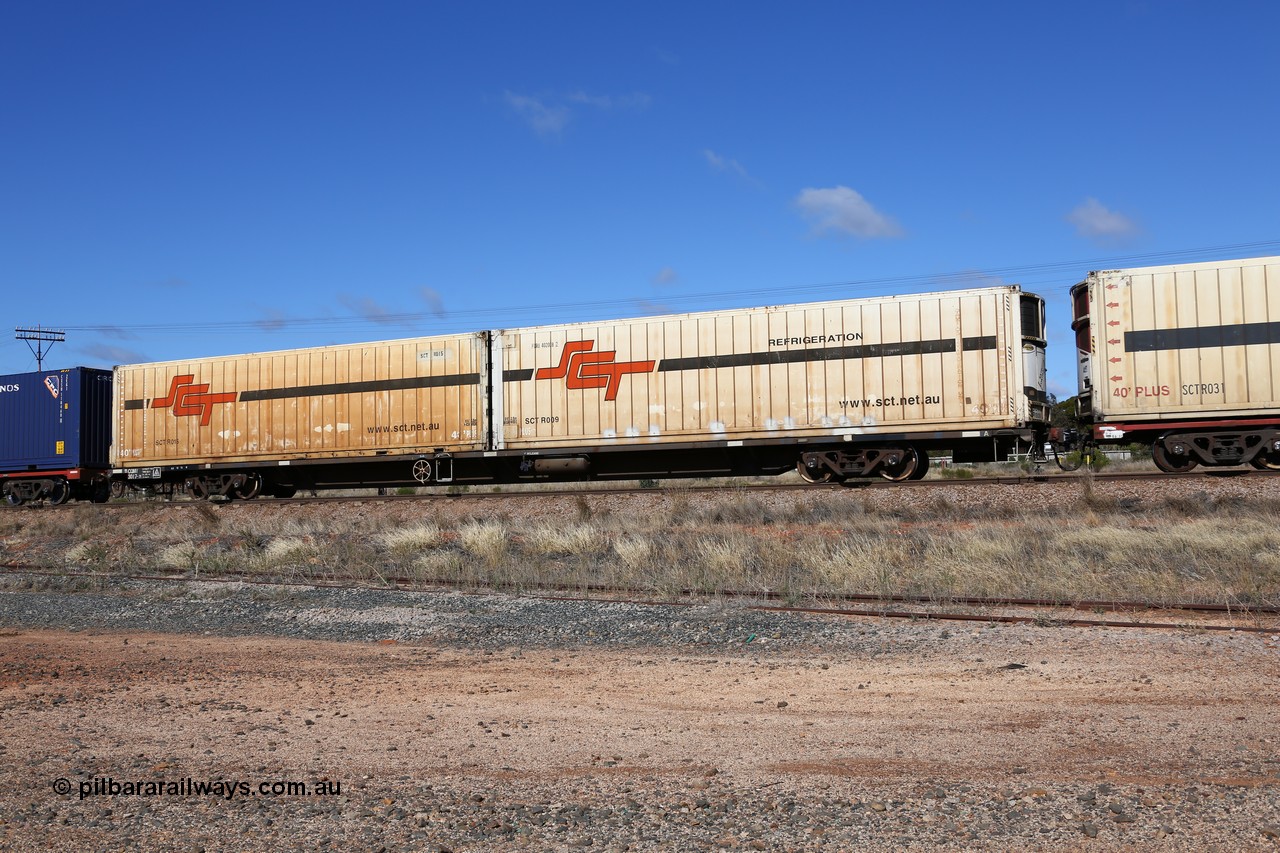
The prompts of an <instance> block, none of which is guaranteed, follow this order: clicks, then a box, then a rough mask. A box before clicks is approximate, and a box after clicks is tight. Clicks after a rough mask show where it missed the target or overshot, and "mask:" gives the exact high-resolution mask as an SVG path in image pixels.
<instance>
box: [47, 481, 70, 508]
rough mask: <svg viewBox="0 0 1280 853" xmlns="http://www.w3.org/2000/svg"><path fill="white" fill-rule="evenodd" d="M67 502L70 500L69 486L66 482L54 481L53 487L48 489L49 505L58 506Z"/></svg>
mask: <svg viewBox="0 0 1280 853" xmlns="http://www.w3.org/2000/svg"><path fill="white" fill-rule="evenodd" d="M69 500H71V484H70V483H68V482H67V481H66V480H54V481H53V486H52V487H51V488H50V489H49V504H50V505H51V506H60V505H61V504H64V503H66V502H67V501H69Z"/></svg>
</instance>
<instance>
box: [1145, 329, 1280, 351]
mask: <svg viewBox="0 0 1280 853" xmlns="http://www.w3.org/2000/svg"><path fill="white" fill-rule="evenodd" d="M1253 344H1280V323H1232V324H1229V325H1226V326H1188V327H1186V328H1182V329H1150V330H1147V331H1142V332H1125V333H1124V349H1125V352H1154V351H1157V350H1170V349H1207V348H1211V347H1244V346H1251V345H1253Z"/></svg>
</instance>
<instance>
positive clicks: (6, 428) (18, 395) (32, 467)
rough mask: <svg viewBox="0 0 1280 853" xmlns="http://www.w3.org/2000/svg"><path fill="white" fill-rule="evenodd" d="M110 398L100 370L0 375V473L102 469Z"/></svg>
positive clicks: (108, 380)
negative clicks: (1, 471)
mask: <svg viewBox="0 0 1280 853" xmlns="http://www.w3.org/2000/svg"><path fill="white" fill-rule="evenodd" d="M110 398H111V374H110V373H108V372H107V371H104V370H94V369H92V368H86V367H74V368H67V369H64V370H45V371H40V372H35V373H19V374H13V375H9V376H0V470H6V471H46V470H63V469H70V468H86V467H105V466H106V464H107V455H108V447H109V444H110V438H109V434H108V433H109V430H110Z"/></svg>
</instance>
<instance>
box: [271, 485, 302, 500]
mask: <svg viewBox="0 0 1280 853" xmlns="http://www.w3.org/2000/svg"><path fill="white" fill-rule="evenodd" d="M297 493H298V490H297V489H295V488H294V487H293V486H272V487H271V497H273V498H280V499H281V500H288V499H289V498H291V497H293V496H294V495H296V494H297Z"/></svg>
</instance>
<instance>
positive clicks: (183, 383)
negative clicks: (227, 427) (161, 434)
mask: <svg viewBox="0 0 1280 853" xmlns="http://www.w3.org/2000/svg"><path fill="white" fill-rule="evenodd" d="M195 378H196V377H195V376H194V375H193V374H190V373H184V374H182V375H181V376H175V377H173V382H172V383H171V384H170V385H169V396H168V397H157V398H156V399H154V400H152V401H151V408H153V409H167V408H169V407H173V416H174V417H175V418H185V417H191V416H192V415H199V416H200V426H208V425H209V418H210V417H212V416H213V407H214V405H215V404H217V403H234V402H235V401H236V395H235V392H234V391H231V392H227V393H224V394H210V393H208V392H209V386H208V385H193V384H192V382H193V381H194V380H195Z"/></svg>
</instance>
